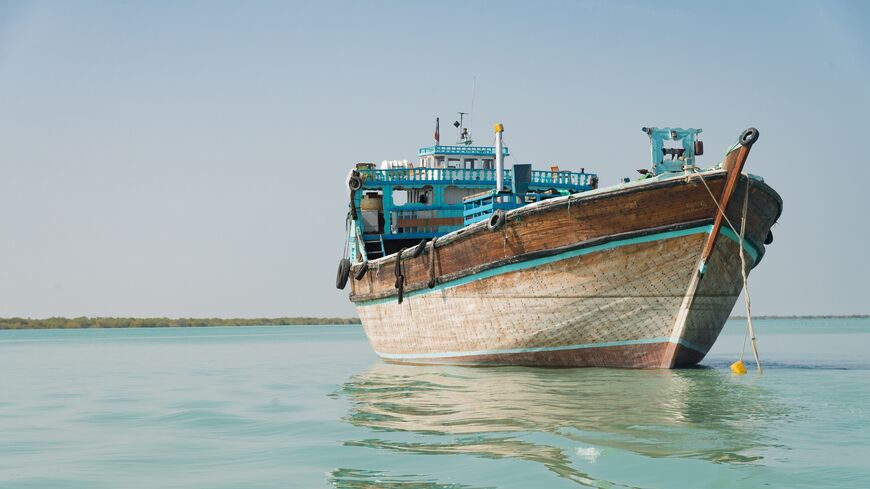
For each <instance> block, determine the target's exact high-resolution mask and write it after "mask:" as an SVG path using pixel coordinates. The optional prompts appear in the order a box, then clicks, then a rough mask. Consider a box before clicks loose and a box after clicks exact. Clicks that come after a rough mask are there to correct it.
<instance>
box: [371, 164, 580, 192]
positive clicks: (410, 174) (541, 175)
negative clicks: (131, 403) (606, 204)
mask: <svg viewBox="0 0 870 489" xmlns="http://www.w3.org/2000/svg"><path fill="white" fill-rule="evenodd" d="M359 172H360V175H361V176H362V178H363V184H364V185H366V186H377V185H378V184H383V183H415V182H416V183H421V184H422V183H445V184H446V183H462V182H467V183H478V182H479V183H483V184H487V185H495V170H494V169H466V168H394V169H388V170H375V169H363V170H359ZM594 178H595V174H594V173H577V172H571V171H556V172H554V171H547V170H535V171H532V180H531V185H532V186H536V187H547V186H551V187H555V188H572V189H576V190H589V189H591V188H592V180H593V179H594ZM512 179H513V172H512V171H511V170H505V171H504V180H505V185H510V183H511V181H512Z"/></svg>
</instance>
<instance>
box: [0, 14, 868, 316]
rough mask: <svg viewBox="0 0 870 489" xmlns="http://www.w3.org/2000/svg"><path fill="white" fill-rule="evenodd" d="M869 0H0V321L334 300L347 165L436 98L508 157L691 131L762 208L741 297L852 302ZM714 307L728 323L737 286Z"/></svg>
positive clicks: (609, 150) (816, 309) (617, 167)
mask: <svg viewBox="0 0 870 489" xmlns="http://www.w3.org/2000/svg"><path fill="white" fill-rule="evenodd" d="M867 19H870V4H866V3H862V2H826V3H821V2H819V3H815V2H763V3H755V2H740V3H730V4H728V5H726V4H713V5H703V6H702V5H681V6H679V7H675V4H673V3H658V4H650V3H645V2H638V3H635V2H625V3H618V4H616V3H608V2H597V1H587V2H577V3H570V2H566V3H563V2H545V3H535V4H529V5H526V4H522V3H514V2H498V3H486V2H480V3H466V2H440V3H438V4H437V5H432V4H425V3H410V2H383V3H377V4H373V5H370V4H362V3H285V2H245V3H233V2H204V1H203V2H199V1H197V2H183V3H174V2H140V3H104V2H90V1H71V2H39V1H34V2H23V1H22V2H19V1H5V2H2V3H0V209H2V211H0V226H2V230H3V231H4V235H3V239H0V270H2V280H0V317H11V316H20V317H33V318H42V317H50V316H65V317H77V316H89V317H95V316H116V317H238V318H246V317H284V316H344V317H347V316H352V315H355V311H354V310H353V307H352V304H351V303H350V302H349V301H348V300H347V290H345V291H338V290H336V289H335V287H334V278H335V269H336V266H337V262H338V260H339V258H340V257H341V251H342V246H343V237H344V216H345V214H346V212H347V190H346V188H345V175H346V174H347V171H348V169H349V168H350V167H351V166H352V165H353V164H354V163H356V162H358V161H381V160H384V159H412V160H414V159H415V158H416V157H415V155H416V150H417V148H418V147H421V146H427V145H430V144H432V132H433V130H434V122H435V118H436V117H440V118H441V133H442V141H452V138H453V137H454V133H453V131H452V127H451V126H450V123H451V122H452V121H453V118H454V117H455V116H456V112H457V111H465V112H468V111H470V109H471V96H472V93H471V92H472V80H473V79H476V89H475V95H474V113H473V115H472V118H471V131H472V135H473V136H474V138H475V140H476V142H477V143H479V144H482V145H484V144H489V141H490V139H491V126H492V124H493V123H495V122H501V123H504V125H505V140H506V143H507V144H508V145H509V147H510V150H511V154H512V157H511V158H509V160H508V162H507V163H508V165H511V164H514V163H534V164H536V165H538V166H544V165H549V164H551V163H553V164H559V165H560V166H561V167H562V168H563V169H572V170H579V169H580V168H581V167H584V168H586V169H587V171H593V172H597V173H598V174H599V175H600V180H601V185H602V186H607V185H612V184H615V183H617V182H618V181H619V180H620V179H621V178H622V177H626V176H629V177H632V178H635V177H636V175H637V173H636V172H635V170H636V169H638V168H644V167H646V166H648V139H647V137H646V136H645V135H644V134H643V133H642V132H641V131H640V128H641V127H642V126H679V127H701V128H703V130H704V132H703V134H702V139H703V140H704V143H705V149H706V155H705V156H704V157H702V158H701V159H700V160H701V161H700V165H702V166H710V165H712V164H714V163H715V162H716V161H718V159H720V158H721V155H722V154H723V153H724V151H725V149H726V148H727V147H728V146H729V145H730V144H731V143H732V142H733V141H734V140H735V139H736V138H737V136H738V135H739V134H740V132H741V131H742V130H743V129H745V128H747V127H749V126H755V127H757V128H758V129H759V130H760V138H759V141H758V143H757V144H756V145H755V146H754V147H753V150H752V154H751V155H750V158H749V160H748V163H747V170H748V171H749V172H751V173H753V174H757V175H761V176H762V177H764V179H765V181H766V182H768V183H769V184H770V185H771V186H772V187H773V188H774V189H776V190H777V191H778V192H779V193H780V195H781V196H782V198H783V200H784V211H783V215H782V218H781V219H780V222H779V224H777V225H776V226H775V227H774V229H773V232H774V237H775V239H774V242H773V244H772V245H771V246H770V247H768V251H767V254H766V256H765V257H764V260H763V261H762V263H761V264H760V266H759V268H758V269H756V270H755V271H753V273H752V275H751V277H750V290H751V292H752V304H753V313H754V314H757V315H828V314H846V315H848V314H868V313H870V305H868V300H867V295H868V294H867V292H866V285H865V281H866V277H868V275H870V266H868V264H867V260H866V259H865V258H864V256H863V253H864V250H865V249H866V242H867V241H868V238H870V219H868V217H867V216H866V211H867V210H870V205H868V197H867V195H866V194H867V191H866V190H865V189H864V188H863V187H864V185H865V182H867V181H868V180H870V170H868V161H867V160H868V158H867V156H866V154H864V153H862V150H861V149H860V148H861V146H860V144H858V143H859V142H860V141H862V140H866V139H867V137H868V136H867V134H866V132H867V130H868V129H870V123H868V115H867V114H870V84H868V83H867V82H868V80H870V34H868V29H867V27H866V21H867ZM733 314H734V315H742V314H744V311H743V306H742V302H738V303H737V305H736V306H735V309H734V311H733Z"/></svg>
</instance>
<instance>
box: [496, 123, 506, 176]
mask: <svg viewBox="0 0 870 489" xmlns="http://www.w3.org/2000/svg"><path fill="white" fill-rule="evenodd" d="M494 129H495V191H496V192H501V191H502V189H503V188H504V143H503V142H502V138H501V135H502V133H503V132H504V126H503V125H501V124H496V125H495V127H494Z"/></svg>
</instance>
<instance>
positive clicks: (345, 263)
mask: <svg viewBox="0 0 870 489" xmlns="http://www.w3.org/2000/svg"><path fill="white" fill-rule="evenodd" d="M348 276H350V260H348V259H347V258H342V259H341V261H340V262H338V273H336V275H335V288H337V289H338V290H344V287H345V286H346V285H347V277H348Z"/></svg>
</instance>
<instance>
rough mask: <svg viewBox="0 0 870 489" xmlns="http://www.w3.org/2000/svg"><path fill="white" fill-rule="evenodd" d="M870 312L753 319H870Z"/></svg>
mask: <svg viewBox="0 0 870 489" xmlns="http://www.w3.org/2000/svg"><path fill="white" fill-rule="evenodd" d="M868 318H870V314H819V315H812V316H756V315H754V314H753V315H752V319H868ZM728 319H746V316H731V317H729V318H728Z"/></svg>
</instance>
